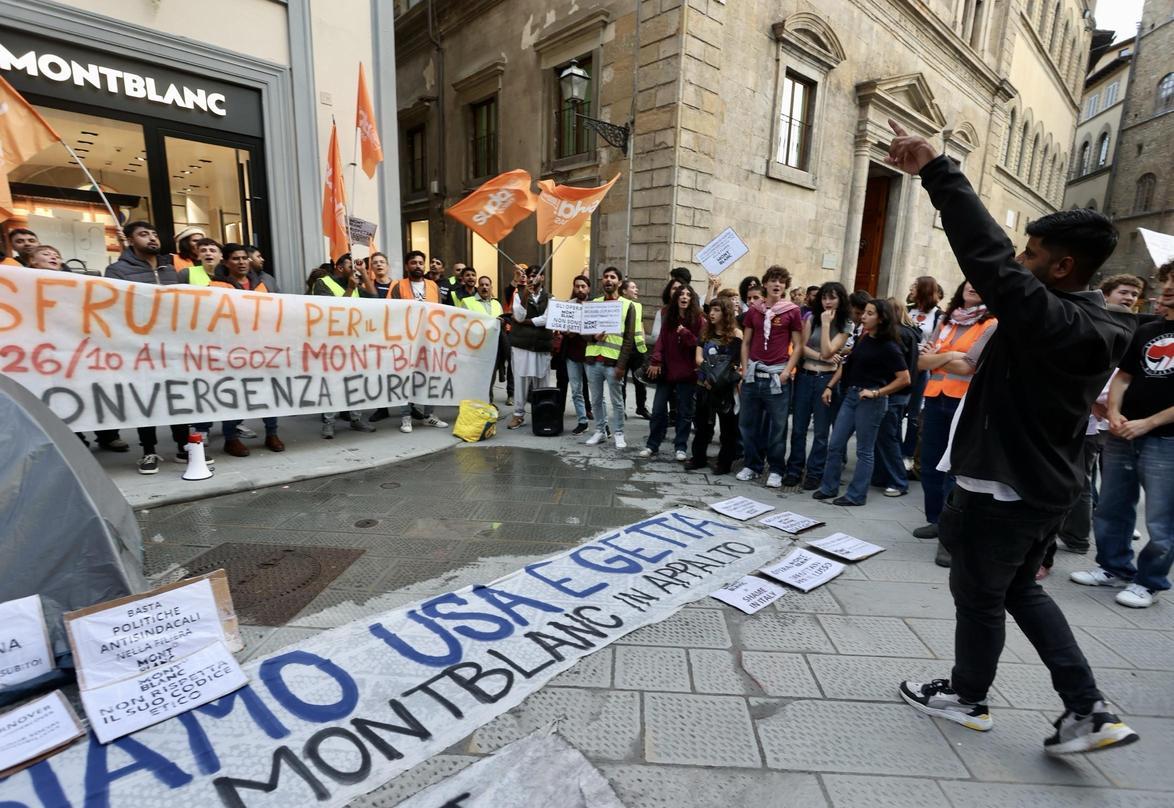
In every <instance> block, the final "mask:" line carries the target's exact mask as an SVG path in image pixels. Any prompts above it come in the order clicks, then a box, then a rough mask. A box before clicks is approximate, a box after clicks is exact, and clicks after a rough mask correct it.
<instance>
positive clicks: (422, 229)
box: [408, 219, 430, 256]
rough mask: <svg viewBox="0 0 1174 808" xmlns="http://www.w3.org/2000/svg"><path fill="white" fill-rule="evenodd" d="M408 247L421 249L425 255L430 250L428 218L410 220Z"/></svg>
mask: <svg viewBox="0 0 1174 808" xmlns="http://www.w3.org/2000/svg"><path fill="white" fill-rule="evenodd" d="M408 249H409V250H419V251H420V252H422V253H424V255H426V256H427V255H430V253H429V252H428V220H427V219H416V220H414V221H411V222H408Z"/></svg>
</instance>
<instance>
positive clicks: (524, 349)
mask: <svg viewBox="0 0 1174 808" xmlns="http://www.w3.org/2000/svg"><path fill="white" fill-rule="evenodd" d="M545 280H546V274H545V273H544V272H543V271H542V267H540V266H534V267H530V268H529V269H528V270H526V289H525V291H524V292H523V291H521V290H519V291H516V292H514V305H513V307H512V309H511V311H512V314H513V318H514V328H513V332H512V333H511V336H510V343H511V348H510V353H511V355H512V357H513V359H512V362H513V366H514V417H513V418H511V419H510V422H509V423H508V424H506V429H517V428H518V427H520V426H521V425H522V424H524V423H525V422H526V402H527V401H528V400H529V398H530V393H531V391H532V390H534V388H536V387H546V386H547V380H548V379H549V378H550V349H551V346H552V345H553V342H554V334H553V333H552V332H550V331H547V330H546V307H547V306H548V305H549V304H550V295H549V294H548V293H547V291H546V288H545Z"/></svg>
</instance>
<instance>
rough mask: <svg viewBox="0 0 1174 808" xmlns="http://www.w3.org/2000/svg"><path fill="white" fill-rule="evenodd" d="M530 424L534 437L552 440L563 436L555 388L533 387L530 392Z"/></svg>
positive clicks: (561, 417)
mask: <svg viewBox="0 0 1174 808" xmlns="http://www.w3.org/2000/svg"><path fill="white" fill-rule="evenodd" d="M530 424H531V426H532V428H533V429H534V434H535V435H542V436H543V437H547V438H552V437H554V436H555V435H561V434H563V414H562V412H561V411H560V410H559V406H558V388H557V387H535V388H534V389H533V390H531V391H530Z"/></svg>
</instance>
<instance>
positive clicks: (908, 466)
mask: <svg viewBox="0 0 1174 808" xmlns="http://www.w3.org/2000/svg"><path fill="white" fill-rule="evenodd" d="M901 463H902V464H904V466H905V471H913V458H912V457H902V458H901Z"/></svg>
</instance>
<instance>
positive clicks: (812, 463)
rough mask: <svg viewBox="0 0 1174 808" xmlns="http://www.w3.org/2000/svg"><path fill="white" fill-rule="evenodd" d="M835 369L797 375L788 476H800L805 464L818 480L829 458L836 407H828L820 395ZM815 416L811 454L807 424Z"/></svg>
mask: <svg viewBox="0 0 1174 808" xmlns="http://www.w3.org/2000/svg"><path fill="white" fill-rule="evenodd" d="M833 375H834V374H832V373H831V372H828V373H808V372H807V371H805V370H800V371H799V373H798V374H796V376H795V407H794V415H793V416H792V421H791V454H790V455H789V456H788V457H787V476H788V477H792V476H793V477H800V476H802V475H803V470H804V467H805V466H806V469H807V476H808V477H809V478H812V479H816V480H818V479H819V478H820V477H821V476H823V467H824V464H825V463H826V462H827V458H828V433H829V432H830V431H831V426H832V408H831V407H830V406H829V407H825V406H824V403H823V401H822V400H820V397H821V396H822V395H823V391H824V390H826V389H827V385H828V382H830V381H831V380H832V376H833ZM812 418H814V419H815V430H814V437H813V438H812V440H811V455H810V456H808V454H807V427H808V426H809V424H810V422H811V420H812Z"/></svg>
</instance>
